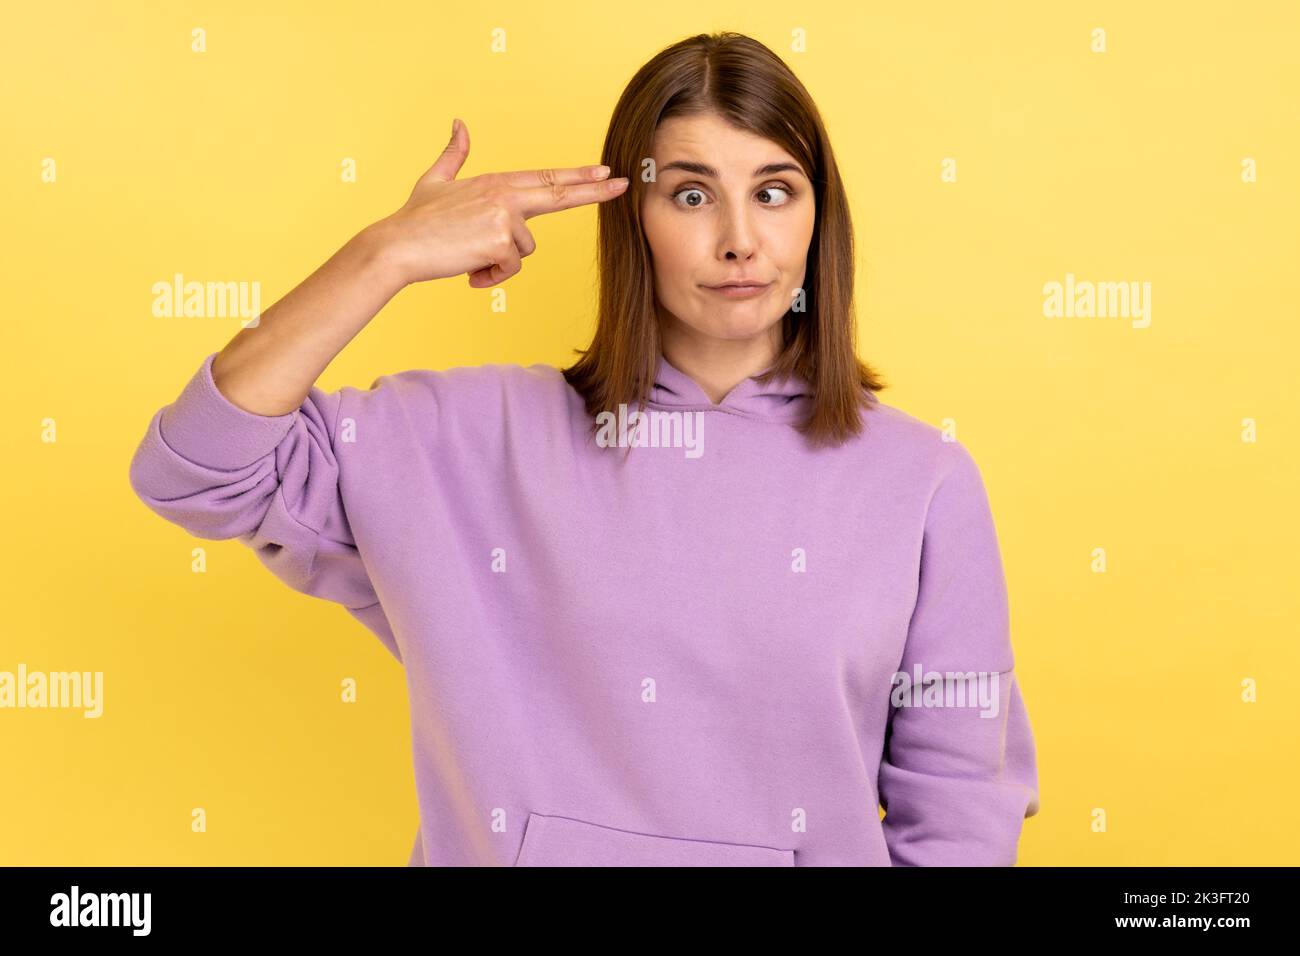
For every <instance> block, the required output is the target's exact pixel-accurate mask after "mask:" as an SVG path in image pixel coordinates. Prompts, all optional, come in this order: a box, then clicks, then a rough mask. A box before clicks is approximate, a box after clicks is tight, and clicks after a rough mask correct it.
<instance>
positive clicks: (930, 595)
mask: <svg viewBox="0 0 1300 956" xmlns="http://www.w3.org/2000/svg"><path fill="white" fill-rule="evenodd" d="M948 448H949V449H950V454H949V455H948V457H949V458H950V459H951V467H950V468H949V470H948V471H947V473H946V474H945V476H944V478H943V479H942V480H941V482H940V483H939V485H938V487H937V489H936V491H935V493H934V495H933V497H932V499H931V501H930V506H929V509H928V511H927V514H926V519H925V530H924V535H923V540H922V546H921V568H920V584H919V590H918V596H917V601H916V606H915V608H914V610H913V613H912V618H911V622H910V624H909V627H908V636H907V643H906V646H905V648H904V651H903V657H902V662H901V664H900V667H899V671H900V674H901V675H906V676H907V678H908V680H909V681H912V682H913V683H916V681H915V678H916V677H917V671H918V669H919V671H920V673H921V675H922V677H921V683H922V684H923V685H924V686H922V687H921V688H919V692H924V691H926V690H929V691H930V692H931V693H932V694H934V695H935V696H936V697H937V696H938V695H939V693H940V690H939V688H940V687H942V688H943V691H944V696H943V697H942V698H940V699H941V700H942V701H944V702H945V703H949V706H932V705H931V706H925V705H923V706H902V705H901V703H902V702H903V701H904V700H905V701H906V702H908V703H911V702H914V701H915V700H916V696H913V695H912V694H908V695H906V696H904V695H903V694H901V693H900V692H899V691H900V688H901V687H903V686H906V685H905V684H900V685H899V686H898V687H895V688H892V690H894V693H893V694H891V700H890V717H889V725H888V728H887V730H886V734H885V743H884V753H883V756H882V759H881V763H880V773H879V779H878V786H879V795H880V802H881V805H882V806H883V807H884V809H885V818H884V820H883V821H882V826H883V827H884V833H885V842H886V844H887V845H888V848H889V855H890V859H891V861H892V862H893V864H894V865H895V866H1012V865H1014V864H1015V862H1016V846H1017V842H1018V841H1019V838H1020V829H1021V824H1022V822H1023V820H1024V819H1025V818H1026V817H1029V816H1033V815H1034V814H1035V813H1037V812H1038V777H1037V766H1036V760H1035V751H1034V741H1033V735H1032V732H1031V730H1030V726H1029V719H1028V715H1027V714H1026V711H1025V705H1024V701H1023V700H1022V698H1021V694H1020V688H1019V685H1018V684H1017V683H1016V679H1015V671H1014V668H1013V657H1012V649H1011V640H1010V627H1009V614H1008V602H1007V589H1006V583H1005V580H1004V577H1003V569H1002V561H1001V555H1000V553H999V548H998V541H997V535H996V531H995V528H994V524H993V516H992V514H991V511H990V508H989V502H988V498H987V496H986V493H985V489H984V484H983V481H982V479H981V476H980V472H979V469H978V467H977V466H976V464H975V462H974V460H973V459H972V458H971V455H970V453H969V452H968V451H967V450H966V448H965V447H964V446H962V445H961V444H960V443H957V442H952V443H949V445H948ZM972 672H974V676H975V679H974V680H972V679H971V677H970V675H971V674H972ZM934 675H938V676H937V677H935V676H934ZM962 675H965V676H964V677H963V676H962ZM981 675H982V676H983V677H984V678H985V681H984V683H983V685H982V687H981V686H980V683H979V677H980V676H981ZM927 682H932V683H927ZM919 692H918V694H917V696H920V699H921V701H922V702H923V704H924V702H925V700H926V698H925V697H924V696H921V694H920V693H919ZM949 692H951V696H949ZM958 692H962V693H963V695H964V696H957V694H958ZM931 700H933V698H931ZM963 700H964V701H965V705H964V706H962V705H961V704H962V702H963ZM953 704H956V705H957V706H953Z"/></svg>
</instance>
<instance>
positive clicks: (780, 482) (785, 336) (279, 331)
mask: <svg viewBox="0 0 1300 956" xmlns="http://www.w3.org/2000/svg"><path fill="white" fill-rule="evenodd" d="M468 151H469V135H468V132H467V131H466V129H465V127H464V125H463V124H461V123H459V122H457V123H456V124H454V127H453V135H452V138H451V142H450V143H449V144H448V145H447V147H446V149H445V150H444V152H443V154H442V156H441V157H440V158H439V159H438V161H437V162H436V163H434V165H433V167H432V168H431V169H430V170H429V171H428V172H427V173H425V175H424V176H423V177H422V178H421V179H420V180H419V182H418V183H417V184H416V186H415V189H414V191H413V192H412V194H411V198H410V199H409V200H408V202H407V203H406V204H405V205H404V206H403V207H402V208H401V209H400V210H398V211H397V212H396V213H394V214H393V215H391V216H388V217H386V218H384V219H382V220H380V221H378V222H376V223H375V224H373V225H372V226H369V227H367V228H366V229H364V230H362V231H361V232H360V233H359V234H358V235H357V236H356V237H354V238H353V239H352V240H350V241H349V242H348V243H347V244H346V245H344V246H343V248H342V249H340V251H339V252H338V253H336V254H335V255H334V256H333V257H332V258H331V259H330V260H329V261H328V262H327V263H326V264H325V265H324V266H322V267H321V268H320V269H319V270H318V271H317V272H316V273H314V274H313V275H312V276H311V277H309V278H308V279H307V280H305V281H304V282H303V283H302V284H301V285H299V286H298V287H297V288H295V289H294V290H293V291H292V292H290V293H289V294H288V295H286V296H285V297H284V298H283V299H282V300H281V301H279V302H278V303H276V304H275V305H274V306H273V307H272V308H271V309H270V310H268V311H267V312H266V314H265V315H264V316H263V317H262V319H261V321H260V323H258V324H257V326H256V327H250V328H246V329H244V330H242V331H240V332H239V334H238V335H236V336H235V337H234V338H233V339H232V340H231V341H230V343H229V344H227V345H226V346H225V348H224V349H222V350H221V351H220V352H218V353H214V354H212V355H209V356H208V357H207V358H206V359H205V360H204V362H203V364H202V366H201V367H200V368H199V369H198V371H197V372H196V373H195V374H194V376H193V377H192V378H191V380H190V381H189V383H188V384H187V385H186V386H185V388H184V390H183V391H182V393H181V395H180V396H179V398H178V399H177V400H176V401H175V402H174V403H172V404H171V405H168V406H166V407H164V408H162V409H161V410H159V411H158V412H157V414H156V415H155V416H154V418H153V420H152V421H151V422H150V425H149V429H148V432H147V434H146V435H145V437H144V439H143V441H142V442H141V444H140V447H139V449H138V450H137V452H136V455H135V458H134V460H133V462H132V465H131V481H132V486H133V488H134V489H135V491H136V493H137V494H138V495H140V497H141V498H142V499H143V500H144V501H145V502H146V503H147V504H148V505H149V506H150V507H151V508H152V509H153V510H155V511H156V512H158V513H159V514H160V515H162V516H163V517H165V518H167V519H168V520H171V521H174V522H176V523H177V524H180V525H181V526H183V527H184V528H186V529H187V530H189V531H190V532H191V533H192V534H194V535H197V536H199V537H202V538H234V537H238V538H240V539H241V540H242V541H244V542H245V543H246V544H248V545H249V546H250V547H252V548H254V549H256V551H257V554H258V555H259V557H260V558H261V559H262V561H264V562H265V564H266V565H267V566H268V567H270V569H271V570H272V571H273V572H274V573H275V574H276V575H278V576H279V577H280V578H282V579H283V580H284V581H285V582H287V583H288V584H289V585H290V586H292V587H294V588H295V589H297V590H299V591H303V592H305V593H308V594H312V595H316V596H318V597H322V598H326V599H328V600H331V601H335V602H338V603H340V604H342V605H343V606H344V607H346V608H347V609H348V610H349V612H351V613H352V614H353V615H355V616H356V617H357V618H358V619H359V620H360V621H361V622H362V623H363V624H365V626H366V627H368V628H369V629H370V630H371V631H373V632H374V634H375V635H377V636H378V637H379V638H380V640H382V641H383V642H384V643H385V645H386V646H387V647H388V649H389V650H390V651H391V652H392V653H393V654H394V655H395V656H396V657H397V659H398V660H399V661H401V662H402V663H403V664H404V666H405V672H406V674H407V679H408V689H409V694H410V706H411V709H412V727H413V732H414V751H415V752H414V760H415V769H416V783H417V788H418V793H419V800H420V819H421V825H420V833H419V834H418V836H417V839H416V844H415V849H414V852H413V853H412V856H411V860H410V862H411V864H413V865H520V866H525V865H542V866H545V865H566V864H577V865H756V866H790V865H849V864H860V865H879V866H888V865H891V864H894V865H921V864H924V865H932V864H957V865H966V864H975V865H1010V864H1012V863H1014V862H1015V858H1016V844H1017V840H1018V837H1019V833H1020V828H1021V823H1022V820H1023V819H1024V818H1025V817H1026V816H1027V815H1031V814H1033V813H1034V812H1035V811H1036V810H1037V778H1036V769H1035V755H1034V747H1033V740H1032V736H1031V732H1030V727H1029V724H1028V721H1027V717H1026V714H1025V709H1024V705H1023V702H1022V699H1021V696H1020V693H1019V690H1018V688H1017V686H1016V683H1015V680H1014V672H1013V661H1012V651H1011V645H1010V640H1009V633H1008V609H1007V597H1006V591H1005V585H1004V580H1003V572H1002V566H1001V563H1000V555H999V551H998V545H997V539H996V533H995V530H994V526H993V522H992V517H991V514H990V510H989V505H988V501H987V498H986V495H985V491H984V487H983V484H982V481H981V477H980V473H979V471H978V469H977V467H976V465H975V463H974V461H973V460H972V458H971V456H970V455H969V453H968V452H967V451H966V450H965V448H964V447H963V446H962V445H960V444H958V443H956V442H948V441H944V440H943V436H942V434H941V433H940V432H939V430H938V429H936V428H934V427H933V426H931V425H928V424H926V423H924V422H921V421H920V420H918V419H915V418H913V417H911V416H909V415H907V414H906V413H904V412H902V411H899V410H897V409H895V408H892V407H891V406H888V405H885V404H883V403H881V402H880V401H879V399H878V398H877V397H876V395H875V394H874V393H875V392H876V391H878V390H879V389H880V388H881V387H882V384H881V382H880V381H879V380H878V379H877V377H876V374H875V372H874V371H873V370H871V369H870V368H869V367H867V366H865V365H864V364H862V363H861V362H860V361H859V360H858V359H857V357H856V355H855V350H854V344H853V339H854V336H853V332H854V320H853V315H852V289H853V247H852V236H851V227H850V221H849V214H848V207H847V203H846V199H845V195H844V189H843V186H842V184H841V182H840V179H839V175H838V173H837V171H836V167H835V162H834V158H833V156H832V153H831V149H830V144H829V141H828V139H827V135H826V132H825V130H824V128H823V125H822V123H821V120H820V118H819V116H818V113H817V110H816V108H815V106H814V104H813V103H812V101H811V100H810V98H809V96H808V94H807V92H806V90H804V88H803V86H802V85H801V84H800V83H799V81H798V80H797V79H796V78H795V76H794V75H793V74H792V73H791V72H790V70H789V69H788V68H787V67H786V66H785V65H784V64H783V63H782V62H781V60H780V59H779V58H777V57H776V56H775V55H774V54H773V53H771V52H770V51H769V50H768V49H766V48H765V47H763V46H762V45H761V44H759V43H757V42H755V41H753V40H751V39H749V38H747V37H744V36H740V35H736V34H719V35H714V36H705V35H701V36H697V37H692V38H689V39H687V40H684V41H682V42H680V43H678V44H676V45H674V46H672V47H670V48H668V49H666V50H664V51H663V52H661V53H660V54H659V55H657V56H656V57H655V58H654V59H652V60H651V61H650V62H649V63H647V64H646V65H645V66H644V67H643V68H642V69H641V70H640V71H639V72H638V73H637V74H636V76H635V77H634V78H633V80H632V81H631V83H630V84H629V85H628V87H627V89H626V90H625V91H624V93H623V96H622V97H621V99H620V100H619V103H618V105H617V107H616V109H615V111H614V115H613V117H612V119H611V122H610V127H609V134H608V137H607V139H606V142H605V148H604V156H603V158H602V162H603V164H604V165H605V166H607V167H608V169H609V170H612V171H613V173H614V176H613V178H608V179H606V178H605V171H603V170H599V169H591V168H580V169H558V170H533V171H525V172H516V173H506V174H494V175H485V176H477V177H471V178H463V179H457V178H456V176H457V173H458V172H459V170H460V168H461V166H462V164H463V163H464V161H465V158H466V156H467V154H468ZM586 203H596V204H597V209H598V221H599V235H598V249H599V262H600V300H599V315H598V326H597V331H596V335H595V339H594V341H593V343H592V345H591V348H590V349H588V350H587V351H586V352H585V353H583V355H582V358H581V360H580V361H578V362H577V363H576V364H575V365H574V366H573V367H571V368H568V369H564V370H562V371H561V370H559V369H556V368H553V367H550V366H546V365H533V366H531V367H528V368H524V367H520V366H517V365H500V364H491V365H484V366H481V367H470V368H453V369H447V370H441V371H430V370H409V371H403V372H399V373H396V374H392V375H386V376H383V377H381V378H379V379H378V380H377V381H376V382H375V383H374V384H373V385H372V386H371V388H370V389H368V390H360V389H356V388H352V387H345V388H343V389H341V390H339V391H337V392H331V393H327V392H323V391H322V390H320V389H318V388H316V387H315V385H314V383H315V381H316V379H317V377H318V376H319V375H320V373H321V372H322V371H323V370H324V369H325V367H326V366H327V365H328V364H329V362H330V360H331V359H332V358H333V357H334V356H335V355H336V354H338V352H339V351H340V350H341V349H342V348H343V347H344V346H345V345H346V344H347V343H348V342H349V341H350V340H351V339H352V337H353V336H355V335H356V334H357V332H358V331H360V329H361V328H362V327H363V326H364V325H365V324H366V323H367V322H369V321H370V319H371V318H373V317H374V315H375V314H376V313H377V312H378V311H379V309H380V308H381V307H382V306H383V304H384V303H385V302H386V301H387V300H388V299H389V298H391V297H392V296H393V295H394V294H395V293H396V292H397V291H398V290H400V289H401V288H403V287H404V286H406V285H408V284H410V283H413V282H419V281H424V280H429V279H437V278H446V277H450V276H456V275H462V274H467V275H468V277H469V283H470V285H472V286H473V287H475V288H487V287H489V286H494V285H497V284H499V283H501V282H503V281H505V280H506V279H508V278H509V277H510V276H512V275H514V274H515V273H516V272H518V271H519V270H520V265H521V260H522V259H523V258H524V257H526V256H528V255H530V254H531V253H532V252H533V250H534V242H533V239H532V236H531V235H530V234H529V232H528V229H527V227H526V225H525V221H526V220H527V219H528V218H530V217H531V216H535V215H539V214H541V213H546V212H553V211H557V210H561V209H565V208H569V207H571V206H576V205H582V204H586ZM976 678H978V681H979V683H978V686H979V687H980V689H981V693H982V694H983V696H982V697H981V698H980V701H979V702H978V705H977V702H976V701H975V700H970V701H966V702H964V703H963V702H959V701H958V700H957V697H956V696H955V695H954V694H952V693H951V692H952V691H954V690H958V691H961V690H965V689H966V688H967V687H968V686H973V683H972V682H974V681H975V680H976ZM912 680H915V681H916V683H915V684H914V685H913V684H910V683H909V682H910V681H912ZM990 688H991V691H990ZM972 694H974V691H972ZM882 806H883V807H884V808H885V811H886V815H885V816H884V819H883V820H882V819H881V814H880V810H881V807H882Z"/></svg>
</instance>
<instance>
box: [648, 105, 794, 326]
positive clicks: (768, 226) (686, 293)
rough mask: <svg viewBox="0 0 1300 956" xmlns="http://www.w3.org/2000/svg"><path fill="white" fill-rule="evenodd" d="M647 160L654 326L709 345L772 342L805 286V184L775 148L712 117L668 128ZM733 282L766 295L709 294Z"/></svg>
mask: <svg viewBox="0 0 1300 956" xmlns="http://www.w3.org/2000/svg"><path fill="white" fill-rule="evenodd" d="M651 156H652V157H653V159H654V168H655V177H656V181H655V182H652V183H647V184H646V189H645V192H644V194H643V197H642V202H641V221H642V225H643V228H644V230H645V236H646V241H647V242H648V243H649V245H650V253H651V256H652V259H653V262H654V285H655V297H656V300H657V302H656V305H657V307H658V312H659V317H660V319H661V321H666V322H679V323H681V324H682V325H684V326H686V329H683V330H679V331H686V330H690V331H692V332H694V333H696V334H697V335H699V336H706V337H711V338H717V339H748V338H753V337H755V336H762V335H766V334H771V330H772V327H773V326H774V325H775V324H776V323H778V322H780V320H781V317H782V316H784V315H785V313H786V312H787V311H788V310H789V308H790V306H791V302H792V298H793V296H794V295H795V293H796V292H797V291H798V290H799V289H801V288H802V287H803V281H804V273H805V271H806V268H807V261H808V246H809V244H810V243H811V241H812V233H813V225H814V221H815V213H816V208H815V204H814V200H813V190H812V183H811V182H810V181H809V180H808V178H807V177H806V176H804V174H803V172H802V171H801V169H800V167H799V164H798V163H797V162H796V161H795V159H794V157H793V156H791V155H790V154H789V153H787V152H786V151H785V150H784V149H782V148H781V147H780V146H778V145H777V144H776V143H774V142H772V141H771V140H767V139H764V138H762V137H761V136H757V135H755V134H753V133H750V132H746V131H742V130H738V129H736V128H735V127H733V126H731V125H730V124H728V123H727V122H726V121H725V120H723V119H721V118H720V117H718V116H717V115H714V114H708V115H702V116H690V117H674V118H672V119H670V120H666V121H665V122H663V123H662V124H660V126H659V128H658V130H657V131H656V132H655V137H654V140H653V142H652V144H651ZM736 280H746V281H748V282H754V283H758V284H760V285H763V286H764V287H763V288H761V289H758V290H756V291H755V290H750V291H749V292H747V293H745V294H744V295H742V296H736V295H728V294H727V293H725V292H722V291H720V290H718V289H717V288H716V286H719V285H722V284H723V283H726V282H729V281H736Z"/></svg>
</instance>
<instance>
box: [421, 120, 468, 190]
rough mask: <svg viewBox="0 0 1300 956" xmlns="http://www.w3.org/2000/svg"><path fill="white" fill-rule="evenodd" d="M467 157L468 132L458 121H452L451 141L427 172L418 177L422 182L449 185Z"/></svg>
mask: <svg viewBox="0 0 1300 956" xmlns="http://www.w3.org/2000/svg"><path fill="white" fill-rule="evenodd" d="M467 156H469V130H468V129H466V128H465V124H464V123H462V122H461V121H460V120H458V119H456V120H452V124H451V139H450V140H449V141H448V143H447V145H446V146H445V147H443V150H442V155H441V156H439V157H438V160H437V162H435V163H434V164H433V165H432V166H430V167H429V171H428V172H426V173H425V174H424V175H423V176H421V177H420V179H421V180H422V181H424V180H432V181H434V182H440V183H449V182H451V181H452V180H453V179H455V178H456V174H457V173H458V172H460V168H461V166H463V165H465V158H466V157H467Z"/></svg>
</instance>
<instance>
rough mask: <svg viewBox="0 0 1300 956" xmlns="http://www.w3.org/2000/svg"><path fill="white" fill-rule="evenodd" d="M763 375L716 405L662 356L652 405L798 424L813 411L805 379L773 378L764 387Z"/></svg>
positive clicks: (810, 395)
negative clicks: (760, 380)
mask: <svg viewBox="0 0 1300 956" xmlns="http://www.w3.org/2000/svg"><path fill="white" fill-rule="evenodd" d="M768 368H771V366H770V365H769V366H768ZM766 371H767V369H763V372H766ZM763 372H759V373H757V374H755V375H751V376H750V377H749V378H747V379H744V380H743V381H741V382H740V383H739V384H738V385H736V386H735V387H734V388H732V390H731V391H729V392H728V393H727V394H726V395H724V396H723V398H722V401H720V402H719V403H718V404H716V405H715V404H713V402H712V401H710V400H709V396H708V395H707V394H705V391H704V389H703V388H701V387H700V385H699V383H697V382H696V381H695V379H693V378H691V377H690V376H689V375H687V374H686V373H685V372H683V371H682V370H681V369H679V368H677V366H675V365H673V364H672V363H671V362H669V361H668V360H667V359H666V358H664V356H663V353H662V352H661V353H660V354H659V364H658V367H657V368H656V369H655V383H654V387H653V388H651V390H650V400H649V404H650V405H652V406H659V407H662V408H671V409H675V410H678V411H684V410H691V411H717V412H729V413H730V414H733V415H741V416H744V417H746V418H757V419H762V420H765V421H773V422H795V421H799V420H801V419H803V418H804V416H806V415H807V414H808V412H809V411H811V409H812V392H811V389H810V388H809V386H808V383H807V382H806V381H805V380H804V379H802V378H799V377H797V376H787V377H785V378H774V379H772V380H771V381H770V382H768V383H767V384H766V385H763V384H760V383H759V381H758V376H759V375H762V374H763Z"/></svg>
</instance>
